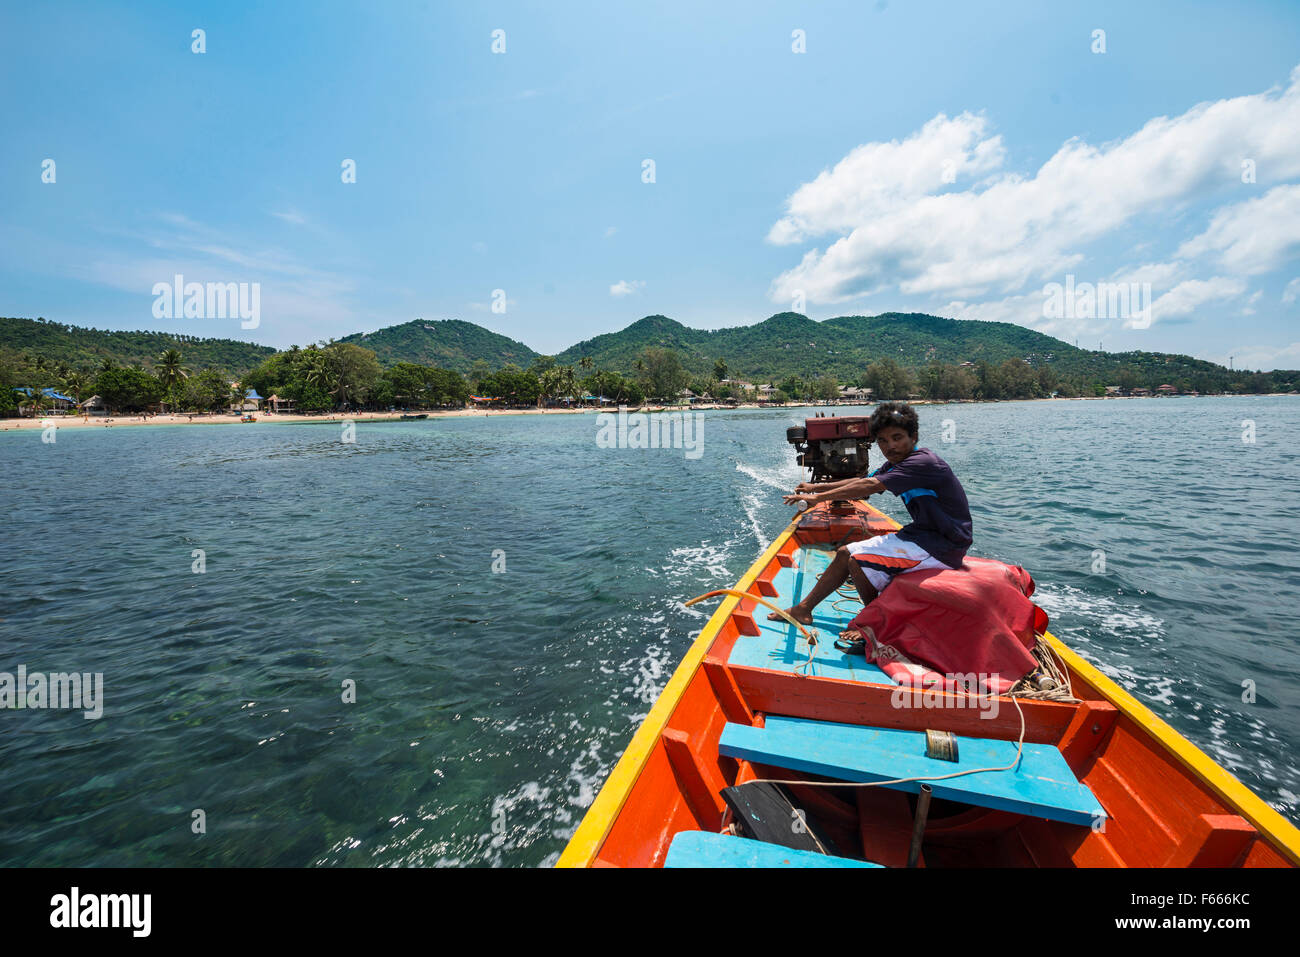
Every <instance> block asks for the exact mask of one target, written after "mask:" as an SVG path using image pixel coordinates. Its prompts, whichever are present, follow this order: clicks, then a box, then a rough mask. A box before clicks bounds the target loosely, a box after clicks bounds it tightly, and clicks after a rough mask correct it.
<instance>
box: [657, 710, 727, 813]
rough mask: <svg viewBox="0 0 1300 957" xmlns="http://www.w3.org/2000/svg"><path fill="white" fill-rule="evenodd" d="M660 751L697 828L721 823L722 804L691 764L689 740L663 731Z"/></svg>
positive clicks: (681, 734) (671, 730) (670, 730)
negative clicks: (662, 745) (697, 825)
mask: <svg viewBox="0 0 1300 957" xmlns="http://www.w3.org/2000/svg"><path fill="white" fill-rule="evenodd" d="M662 737H663V742H664V749H665V750H666V751H667V753H668V763H669V764H670V765H671V766H672V769H673V776H674V777H675V778H676V779H677V784H678V786H679V787H680V789H681V794H682V797H684V798H685V799H686V806H687V807H689V808H690V809H691V813H692V814H694V815H695V820H696V821H697V822H698V823H699V825H700V827H714V826H716V825H717V824H719V823H720V822H721V821H722V811H723V808H722V804H721V803H720V802H719V801H718V799H717V798H716V797H715V796H714V794H713V789H712V788H710V787H709V785H708V782H707V781H705V780H704V774H703V772H702V771H701V770H700V768H699V765H697V764H696V763H695V750H694V749H693V748H692V747H691V741H690V737H689V736H688V735H687V734H686V732H684V731H678V730H677V729H675V728H665V729H664V732H663V735H662Z"/></svg>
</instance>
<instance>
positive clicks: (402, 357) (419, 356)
mask: <svg viewBox="0 0 1300 957" xmlns="http://www.w3.org/2000/svg"><path fill="white" fill-rule="evenodd" d="M340 341H341V342H350V343H353V344H355V345H358V346H361V347H363V348H365V349H370V350H371V351H373V352H374V354H375V356H376V357H377V358H378V359H379V362H380V364H382V365H384V366H390V365H393V364H394V363H396V362H416V363H419V364H420V365H428V366H437V367H438V368H441V369H453V370H455V371H456V372H461V373H465V372H469V370H470V367H471V366H472V365H473V364H474V362H475V360H478V359H482V360H484V361H485V362H487V363H488V364H489V365H490V366H492V368H494V369H496V368H499V367H501V366H503V365H505V364H506V363H510V362H513V363H514V364H515V365H517V366H526V365H528V364H529V363H530V362H532V361H533V360H534V359H536V358H537V353H536V352H534V351H533V350H532V349H530V348H528V346H526V345H524V344H523V343H522V342H516V341H515V340H514V339H508V338H506V337H505V336H502V335H498V334H497V333H495V332H492V331H490V330H488V329H484V328H483V327H482V326H476V325H475V324H474V323H472V322H463V321H461V320H460V319H412V320H411V321H410V322H404V323H402V324H401V325H400V326H388V327H387V328H384V329H380V330H378V331H376V332H366V333H361V332H356V333H353V334H352V335H350V336H344V337H343V339H341V340H340Z"/></svg>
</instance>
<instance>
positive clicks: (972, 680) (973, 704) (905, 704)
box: [889, 672, 1002, 720]
mask: <svg viewBox="0 0 1300 957" xmlns="http://www.w3.org/2000/svg"><path fill="white" fill-rule="evenodd" d="M1001 677H1002V676H1001V675H988V674H985V673H984V672H980V673H979V674H976V673H974V672H971V673H969V674H959V675H946V676H945V684H943V685H941V684H939V683H937V682H936V683H935V684H933V685H930V686H929V687H928V688H917V687H914V686H909V685H899V686H898V687H897V688H895V689H894V690H893V692H891V693H890V696H889V703H890V705H892V706H893V707H895V708H940V709H942V708H962V709H967V710H976V711H979V712H980V719H981V720H991V719H993V718H996V717H997V716H998V709H999V708H1000V705H999V704H998V699H997V697H996V696H995V695H988V696H984V695H981V694H979V689H980V688H989V687H992V681H993V680H1000V679H1001ZM954 685H955V686H956V687H959V688H964V689H966V693H964V694H963V693H960V692H957V693H953V692H949V691H947V690H946V689H947V687H950V686H954Z"/></svg>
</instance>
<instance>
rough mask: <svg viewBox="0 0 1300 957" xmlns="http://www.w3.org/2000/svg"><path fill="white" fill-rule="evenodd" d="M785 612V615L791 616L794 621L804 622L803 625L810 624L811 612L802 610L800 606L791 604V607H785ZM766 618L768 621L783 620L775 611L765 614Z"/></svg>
mask: <svg viewBox="0 0 1300 957" xmlns="http://www.w3.org/2000/svg"><path fill="white" fill-rule="evenodd" d="M785 613H786V614H787V615H789V616H790V617H791V618H793V619H794V620H795V621H797V622H800V623H801V624H804V625H811V624H812V612H808V611H804V610H803V609H802V608H800V607H799V606H798V605H794V606H792V607H790V608H787V609H786V610H785ZM767 620H768V621H785V619H784V618H783V617H781V616H780V615H778V614H777V613H776V612H772V614H770V615H768V616H767Z"/></svg>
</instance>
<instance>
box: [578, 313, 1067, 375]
mask: <svg viewBox="0 0 1300 957" xmlns="http://www.w3.org/2000/svg"><path fill="white" fill-rule="evenodd" d="M650 346H659V347H664V348H671V349H676V350H678V352H679V353H680V354H681V358H682V364H683V365H684V366H685V367H686V368H687V369H688V370H690V371H691V372H694V373H696V374H701V375H702V374H705V373H707V372H708V371H709V370H711V369H712V368H713V363H714V360H716V359H723V360H725V362H726V363H727V368H728V370H729V371H730V372H731V374H732V375H733V376H735V377H737V378H744V379H749V380H752V381H755V382H759V381H762V382H768V381H772V380H775V379H780V378H782V377H784V376H787V375H797V376H802V377H804V378H809V377H813V376H818V375H834V376H836V377H838V378H839V379H841V380H842V381H850V380H854V379H856V378H857V377H858V376H859V375H860V374H861V373H862V370H863V369H865V368H866V367H867V366H868V365H870V364H871V363H872V362H875V361H878V360H880V359H893V360H894V361H895V362H897V363H898V364H899V365H903V366H909V367H918V366H922V365H925V364H926V363H927V362H930V361H934V360H938V361H940V362H950V363H957V362H967V361H970V362H978V361H981V360H985V361H988V362H1002V361H1004V360H1006V359H1013V358H1015V359H1023V358H1026V357H1028V356H1034V355H1042V356H1046V355H1052V356H1053V357H1057V356H1060V355H1061V354H1062V353H1063V352H1064V351H1065V350H1070V351H1072V352H1080V351H1081V350H1077V349H1074V348H1073V347H1072V346H1068V345H1066V344H1065V343H1063V342H1061V341H1060V340H1059V339H1053V338H1052V337H1050V336H1045V335H1043V334H1042V333H1039V332H1034V331H1033V330H1031V329H1026V328H1024V327H1023V326H1017V325H1013V324H1011V323H1004V322H972V321H963V320H957V319H942V318H939V317H938V316H927V315H922V314H900V313H885V314H884V315H880V316H840V317H837V318H835V319H827V320H826V321H824V322H815V321H813V320H812V319H809V318H808V317H807V316H803V315H800V314H798V313H793V312H783V313H778V314H777V315H775V316H771V317H770V318H768V319H764V320H763V321H762V322H759V323H756V324H755V325H752V326H738V327H734V328H729V329H717V330H713V331H705V330H700V329H688V328H687V327H686V326H683V325H682V324H681V323H679V322H675V321H673V320H672V319H668V318H666V317H664V316H648V317H646V318H645V319H641V320H639V321H637V322H634V323H633V324H632V325H630V326H628V327H627V328H626V329H623V330H622V331H620V332H615V333H609V334H607V335H603V336H597V337H596V338H594V339H588V340H586V341H584V342H580V343H578V344H577V345H575V346H571V347H570V348H568V349H566V350H565V351H564V352H562V353H560V354H559V355H558V356H557V357H556V359H557V361H559V362H561V363H566V364H567V363H573V362H576V361H577V360H579V359H580V358H582V357H583V356H590V357H591V358H592V360H593V361H594V362H595V363H596V365H598V366H601V367H602V368H613V369H618V370H619V371H623V372H627V371H629V370H630V369H631V368H632V366H633V365H634V364H635V362H636V358H637V356H638V355H640V353H641V350H642V349H645V348H647V347H650Z"/></svg>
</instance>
